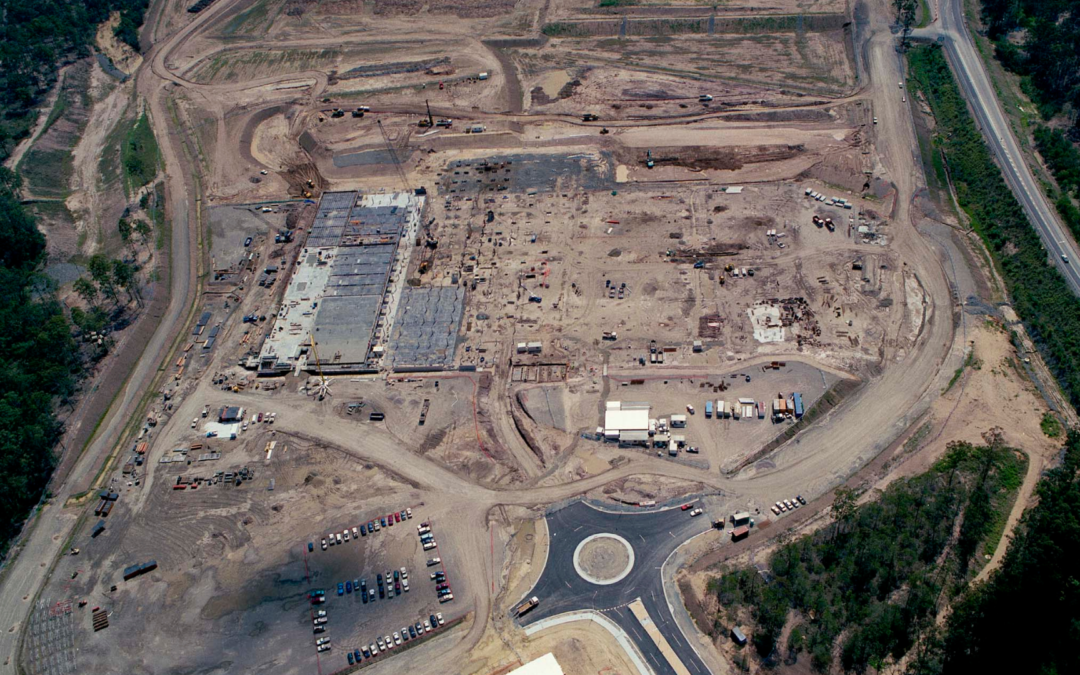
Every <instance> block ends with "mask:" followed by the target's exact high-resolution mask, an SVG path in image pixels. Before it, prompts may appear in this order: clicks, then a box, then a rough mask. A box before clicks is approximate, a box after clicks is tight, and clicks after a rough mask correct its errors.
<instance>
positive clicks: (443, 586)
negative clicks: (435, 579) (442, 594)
mask: <svg viewBox="0 0 1080 675" xmlns="http://www.w3.org/2000/svg"><path fill="white" fill-rule="evenodd" d="M447 588H450V584H438V585H437V586H435V590H437V591H441V590H444V589H447Z"/></svg>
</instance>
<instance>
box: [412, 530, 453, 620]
mask: <svg viewBox="0 0 1080 675" xmlns="http://www.w3.org/2000/svg"><path fill="white" fill-rule="evenodd" d="M416 531H417V533H418V534H419V535H420V543H421V544H422V545H423V547H424V550H425V551H428V550H430V549H433V548H436V547H437V546H438V544H437V543H435V535H433V534H432V533H431V523H429V522H423V523H420V524H419V525H417V526H416ZM440 562H441V559H440V558H430V559H429V560H428V567H433V566H434V565H437V564H439V563H440ZM431 580H432V581H434V582H435V593H436V595H437V597H438V598H439V602H443V603H445V602H450V601H451V600H453V599H454V592H453V590H451V588H450V584H449V583H448V582H447V581H446V572H445V571H443V570H438V571H435V572H432V573H431Z"/></svg>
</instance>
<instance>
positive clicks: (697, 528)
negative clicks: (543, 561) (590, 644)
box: [522, 502, 710, 675]
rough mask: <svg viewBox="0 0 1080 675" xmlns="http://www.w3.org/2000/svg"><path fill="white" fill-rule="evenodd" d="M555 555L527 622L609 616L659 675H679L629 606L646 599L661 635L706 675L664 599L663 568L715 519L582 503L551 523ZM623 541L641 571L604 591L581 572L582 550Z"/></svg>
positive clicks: (553, 517)
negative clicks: (606, 540) (608, 540)
mask: <svg viewBox="0 0 1080 675" xmlns="http://www.w3.org/2000/svg"><path fill="white" fill-rule="evenodd" d="M547 523H548V530H549V532H550V545H551V548H550V550H549V552H548V559H547V565H546V566H545V567H544V572H543V574H541V575H540V579H539V580H538V581H537V582H536V585H535V586H534V587H533V589H532V590H531V591H529V593H528V596H529V597H531V596H534V595H535V596H537V597H538V598H539V599H540V604H539V606H537V607H536V609H533V610H532V611H530V612H529V613H527V614H526V615H525V616H524V617H522V624H523V625H528V624H530V623H535V622H536V621H539V620H541V619H546V618H549V617H553V616H557V615H559V614H565V613H568V612H576V611H582V610H589V609H591V610H596V611H599V612H602V613H603V614H604V615H605V616H606V617H607V618H608V619H611V620H612V621H613V622H615V623H616V624H618V625H619V627H620V628H622V629H623V631H625V632H626V634H627V635H628V636H629V637H630V639H631V640H633V641H634V644H635V645H637V648H638V651H639V652H641V654H642V655H643V656H644V657H645V660H646V661H647V662H648V664H649V666H650V667H651V668H652V669H653V672H654V673H656V675H674V670H672V668H671V667H670V666H669V665H668V663H667V661H666V660H665V659H664V657H663V656H661V654H660V650H659V649H658V648H657V647H656V645H655V644H654V643H653V641H652V639H651V638H649V636H648V635H646V633H645V631H644V630H643V629H642V627H641V624H640V623H638V620H637V619H636V618H635V617H634V615H633V614H632V613H631V612H630V609H629V608H628V607H627V605H629V604H630V603H631V602H633V601H634V600H636V599H638V598H640V599H641V601H642V602H643V603H644V605H645V609H646V610H647V611H648V612H649V617H650V618H651V619H652V620H653V622H654V623H655V624H656V625H657V627H658V628H659V629H660V632H661V633H662V634H663V636H664V637H665V638H666V639H667V641H668V643H669V644H670V645H671V647H672V649H674V650H675V653H676V654H678V656H679V658H680V659H682V662H683V664H684V665H685V666H686V667H687V669H689V671H690V672H691V673H693V674H694V675H706V674H707V673H709V669H708V668H707V667H706V666H705V664H704V663H702V661H701V659H700V658H699V657H698V655H697V653H696V652H695V651H694V649H693V648H692V647H691V646H690V645H689V643H688V641H687V638H686V637H685V636H684V635H683V634H682V631H680V630H679V627H678V626H677V625H676V623H675V619H674V617H673V616H672V614H671V609H670V608H669V607H668V604H667V601H666V600H665V599H664V588H663V581H662V579H661V576H660V567H661V566H662V565H663V564H664V561H665V560H666V559H667V557H668V556H669V555H670V554H671V552H672V551H674V550H675V548H677V547H678V546H679V545H680V544H682V543H683V542H685V541H686V540H687V539H689V538H691V537H693V536H695V535H697V534H700V533H702V532H704V531H706V530H708V529H709V528H710V522H709V515H708V514H707V513H706V514H703V515H700V516H698V517H696V518H691V517H690V515H689V512H688V511H681V510H679V509H678V508H675V509H668V510H665V511H652V512H648V513H612V512H608V511H601V510H599V509H596V508H594V507H592V506H589V505H588V504H586V503H585V502H576V503H574V504H572V505H570V506H568V507H566V508H564V509H562V510H560V511H557V512H556V513H554V514H550V515H548V517H547ZM602 532H610V533H613V534H617V535H619V536H621V537H623V538H624V539H626V540H627V541H628V542H630V545H631V547H632V548H633V549H634V558H635V559H634V567H633V569H632V570H631V571H630V573H629V574H628V575H627V576H626V577H625V578H624V579H622V580H621V581H618V582H616V583H613V584H610V585H606V586H600V585H596V584H593V583H591V582H589V581H586V580H585V579H583V578H582V577H581V576H580V575H579V574H578V573H577V570H576V569H575V568H574V550H575V549H576V548H577V546H578V544H579V543H580V542H581V541H582V540H583V539H585V538H586V537H589V536H591V535H594V534H598V533H602Z"/></svg>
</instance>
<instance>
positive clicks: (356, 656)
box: [353, 649, 360, 663]
mask: <svg viewBox="0 0 1080 675" xmlns="http://www.w3.org/2000/svg"><path fill="white" fill-rule="evenodd" d="M353 659H355V660H356V662H357V663H360V650H359V649H355V650H353Z"/></svg>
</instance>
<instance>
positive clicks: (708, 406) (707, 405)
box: [705, 401, 712, 417]
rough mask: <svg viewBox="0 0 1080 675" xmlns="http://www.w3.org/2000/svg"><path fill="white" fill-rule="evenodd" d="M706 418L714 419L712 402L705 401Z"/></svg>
mask: <svg viewBox="0 0 1080 675" xmlns="http://www.w3.org/2000/svg"><path fill="white" fill-rule="evenodd" d="M705 417H712V401H705Z"/></svg>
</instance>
